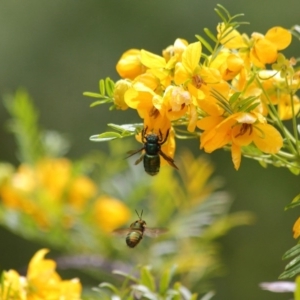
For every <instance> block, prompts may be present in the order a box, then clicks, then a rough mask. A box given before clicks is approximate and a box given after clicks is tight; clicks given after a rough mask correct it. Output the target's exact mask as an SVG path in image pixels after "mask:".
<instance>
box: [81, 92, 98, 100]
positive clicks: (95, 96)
mask: <svg viewBox="0 0 300 300" xmlns="http://www.w3.org/2000/svg"><path fill="white" fill-rule="evenodd" d="M83 96H87V97H92V98H99V99H102V98H103V95H101V94H99V93H92V92H84V93H83Z"/></svg>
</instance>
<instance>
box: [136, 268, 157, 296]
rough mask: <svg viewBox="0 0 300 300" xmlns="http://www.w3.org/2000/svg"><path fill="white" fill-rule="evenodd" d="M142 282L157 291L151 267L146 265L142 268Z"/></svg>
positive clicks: (151, 289)
mask: <svg viewBox="0 0 300 300" xmlns="http://www.w3.org/2000/svg"><path fill="white" fill-rule="evenodd" d="M140 282H141V284H143V285H144V286H146V287H148V288H149V289H150V291H153V292H155V282H154V277H153V275H152V274H151V272H150V267H149V266H145V267H142V268H141V281H140Z"/></svg>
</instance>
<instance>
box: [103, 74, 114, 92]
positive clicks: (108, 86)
mask: <svg viewBox="0 0 300 300" xmlns="http://www.w3.org/2000/svg"><path fill="white" fill-rule="evenodd" d="M105 89H106V94H107V95H108V96H109V97H113V94H114V89H115V83H114V82H113V81H112V80H111V79H110V78H109V77H107V78H106V79H105Z"/></svg>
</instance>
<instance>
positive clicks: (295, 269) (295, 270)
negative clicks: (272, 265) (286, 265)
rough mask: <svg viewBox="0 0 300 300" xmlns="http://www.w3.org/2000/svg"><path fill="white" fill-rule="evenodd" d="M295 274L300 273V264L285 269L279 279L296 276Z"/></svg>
mask: <svg viewBox="0 0 300 300" xmlns="http://www.w3.org/2000/svg"><path fill="white" fill-rule="evenodd" d="M297 274H300V264H297V265H296V266H294V267H293V268H290V269H289V270H286V271H284V272H283V273H281V274H280V276H279V279H284V278H291V277H294V276H296V275H297Z"/></svg>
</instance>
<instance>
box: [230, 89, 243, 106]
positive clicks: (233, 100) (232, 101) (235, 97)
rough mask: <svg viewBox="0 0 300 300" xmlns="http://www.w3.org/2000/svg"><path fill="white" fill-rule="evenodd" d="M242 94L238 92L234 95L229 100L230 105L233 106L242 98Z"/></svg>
mask: <svg viewBox="0 0 300 300" xmlns="http://www.w3.org/2000/svg"><path fill="white" fill-rule="evenodd" d="M240 95H241V92H236V93H234V94H233V95H232V96H231V97H230V98H229V104H230V105H233V104H234V103H235V102H236V101H237V100H238V99H239V97H240Z"/></svg>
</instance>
